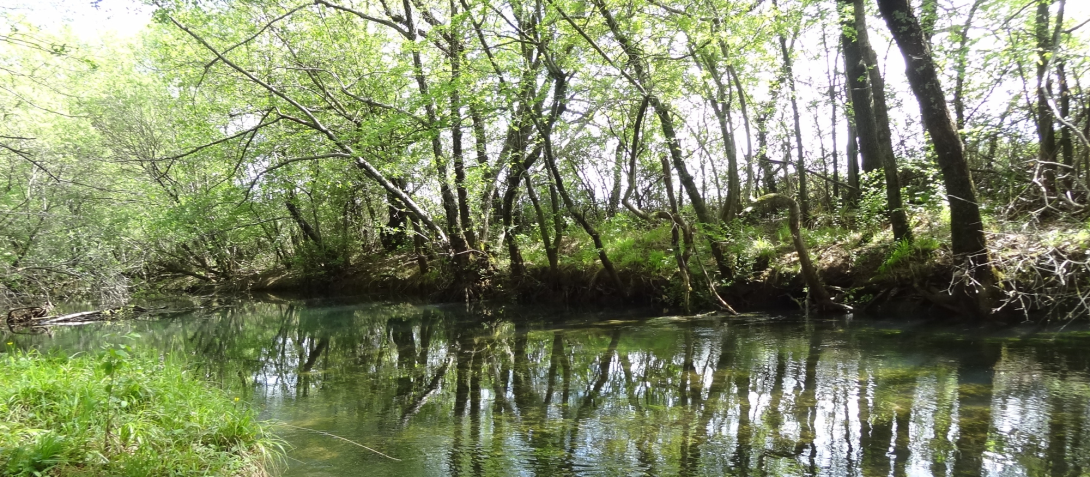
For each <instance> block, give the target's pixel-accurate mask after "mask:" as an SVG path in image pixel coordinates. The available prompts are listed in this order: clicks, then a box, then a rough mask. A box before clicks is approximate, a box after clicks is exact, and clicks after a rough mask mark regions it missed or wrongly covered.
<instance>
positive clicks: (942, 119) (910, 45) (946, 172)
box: [878, 0, 1001, 316]
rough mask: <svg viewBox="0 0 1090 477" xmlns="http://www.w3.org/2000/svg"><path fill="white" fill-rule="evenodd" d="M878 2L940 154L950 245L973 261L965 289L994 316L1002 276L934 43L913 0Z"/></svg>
mask: <svg viewBox="0 0 1090 477" xmlns="http://www.w3.org/2000/svg"><path fill="white" fill-rule="evenodd" d="M878 8H879V10H881V12H882V17H883V18H885V21H886V24H887V25H889V30H890V33H892V34H893V38H894V40H896V41H897V46H898V47H899V48H900V49H901V54H902V55H903V56H904V58H905V63H906V68H905V75H906V76H908V82H909V85H910V86H911V87H912V92H913V93H914V94H915V96H916V100H917V102H918V103H919V105H920V113H921V115H922V116H923V122H924V126H925V127H926V128H927V131H928V133H930V134H931V141H932V143H933V144H934V146H935V153H936V155H937V156H938V163H939V168H940V169H941V170H942V179H943V183H944V184H945V185H946V196H947V201H949V203H950V244H951V248H952V249H953V252H954V255H955V256H956V257H957V259H958V261H959V262H961V263H962V264H964V265H966V266H967V267H968V270H969V274H970V277H971V280H970V282H971V283H967V284H965V285H964V286H963V287H962V289H963V291H964V293H965V295H966V298H967V299H968V302H969V304H970V305H971V306H972V311H973V312H974V314H976V315H978V316H992V315H993V313H994V312H993V310H994V309H995V308H996V307H997V305H998V303H999V299H1000V294H1001V291H1000V290H999V278H998V277H997V276H996V273H995V270H994V269H993V268H992V263H991V257H990V255H989V253H988V244H987V239H985V237H984V223H983V221H982V220H981V216H980V206H979V203H978V202H977V193H976V186H975V185H974V184H973V175H972V173H971V172H970V171H969V163H968V162H967V161H966V160H965V149H964V146H963V145H962V143H961V137H960V136H959V135H958V131H957V128H956V127H955V126H954V121H953V119H952V118H951V117H950V110H949V109H948V108H947V107H946V97H945V95H944V94H943V91H942V85H941V84H940V83H939V75H938V71H937V69H936V68H935V62H934V60H933V59H932V58H931V47H930V46H929V45H928V43H927V41H926V40H925V38H924V32H923V30H922V28H921V27H920V23H919V21H918V20H917V19H916V16H915V14H913V13H912V9H911V7H910V6H909V4H908V0H878Z"/></svg>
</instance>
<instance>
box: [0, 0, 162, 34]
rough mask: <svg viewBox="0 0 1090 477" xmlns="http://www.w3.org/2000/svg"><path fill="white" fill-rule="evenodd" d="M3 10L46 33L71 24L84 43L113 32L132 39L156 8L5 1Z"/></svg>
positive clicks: (130, 0)
mask: <svg viewBox="0 0 1090 477" xmlns="http://www.w3.org/2000/svg"><path fill="white" fill-rule="evenodd" d="M3 3H4V4H5V5H4V6H0V11H3V12H5V13H8V14H14V16H17V17H19V16H21V17H23V18H25V19H26V20H27V21H28V22H30V23H32V24H35V25H37V26H39V27H41V28H43V29H46V30H53V31H55V30H56V29H59V28H61V27H62V26H63V25H68V27H69V28H71V29H72V31H73V32H74V33H75V34H76V35H79V36H80V37H81V38H83V39H84V40H94V39H97V38H99V37H100V36H101V35H105V34H109V33H112V34H113V35H115V36H119V37H131V36H133V35H135V34H137V33H139V32H140V30H141V29H142V28H144V26H146V25H147V24H148V22H149V21H151V12H152V9H151V8H149V7H147V6H145V5H143V4H141V3H139V2H136V1H134V0H101V1H99V2H98V5H97V7H96V6H94V5H93V4H92V0H3Z"/></svg>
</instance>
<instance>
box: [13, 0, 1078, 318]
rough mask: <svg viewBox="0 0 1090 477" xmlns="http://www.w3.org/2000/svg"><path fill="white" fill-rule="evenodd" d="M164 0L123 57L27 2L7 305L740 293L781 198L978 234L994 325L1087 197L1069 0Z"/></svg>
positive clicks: (842, 213) (809, 216)
mask: <svg viewBox="0 0 1090 477" xmlns="http://www.w3.org/2000/svg"><path fill="white" fill-rule="evenodd" d="M878 7H881V12H879V8H878ZM153 8H154V12H155V13H154V22H153V23H152V24H151V25H150V26H149V28H148V30H147V31H146V32H145V34H143V35H142V36H141V37H140V38H139V41H136V42H134V43H133V44H131V45H123V46H122V45H117V44H114V45H112V46H111V47H110V48H103V47H97V48H96V47H92V46H91V45H86V44H81V43H80V42H78V41H76V40H74V39H71V38H63V37H61V36H58V35H57V34H55V33H50V32H45V31H40V30H37V29H35V28H34V27H33V26H32V25H27V24H25V22H20V21H19V20H18V19H17V18H14V16H13V15H10V14H9V15H7V17H6V18H5V20H6V21H7V23H8V25H9V26H10V28H7V29H6V30H10V33H6V34H5V35H6V36H3V37H0V41H2V42H3V43H4V45H5V46H6V48H5V49H4V53H3V57H2V59H0V61H2V62H3V63H2V67H0V82H2V83H3V88H0V113H2V114H4V116H5V121H4V123H3V125H2V126H0V127H2V130H0V136H2V137H0V161H2V162H0V166H2V172H0V174H2V177H0V181H2V183H0V277H2V278H0V293H3V294H4V295H6V296H7V297H8V298H13V297H20V296H32V295H50V296H62V295H72V294H74V293H83V294H87V293H88V292H91V293H98V294H100V295H103V297H106V298H108V297H118V298H121V297H123V296H124V295H125V293H126V291H127V290H128V289H129V284H130V283H131V282H132V281H133V280H138V281H140V282H142V283H147V282H150V281H157V280H162V279H164V278H167V277H188V278H190V279H193V280H196V281H199V282H207V283H224V282H231V281H236V280H238V279H239V278H240V277H244V276H248V275H253V274H255V273H257V272H261V271H266V270H272V269H287V270H291V271H293V272H295V273H299V274H301V275H305V276H308V277H312V278H322V277H324V278H325V279H336V278H337V277H339V276H342V274H343V273H344V272H346V271H350V270H356V269H359V268H361V267H362V268H368V267H370V268H377V267H379V265H378V263H377V262H378V260H377V257H396V258H397V259H398V260H401V262H399V263H401V265H400V266H394V267H393V269H394V270H395V271H396V270H404V269H405V268H407V267H409V266H411V267H414V269H415V270H416V273H418V274H419V275H420V276H423V277H431V278H432V279H434V280H436V281H438V282H445V283H446V286H444V288H447V289H455V290H457V292H458V294H459V295H464V296H466V297H470V298H472V297H476V296H484V295H487V293H488V292H489V291H490V290H494V289H495V287H496V286H498V284H499V283H501V282H502V283H507V284H510V286H514V287H518V286H520V284H523V283H525V282H526V281H528V280H529V281H537V280H542V279H544V280H545V281H548V280H559V279H560V277H561V276H562V270H563V269H564V268H565V267H572V266H578V267H588V266H591V264H592V262H590V260H592V259H593V260H595V261H597V262H598V264H597V265H594V267H599V266H600V267H601V270H602V274H601V278H596V280H595V281H596V283H597V284H598V286H601V287H608V288H610V289H611V290H612V293H615V294H617V295H619V296H624V295H626V294H627V293H629V292H630V291H631V287H632V281H631V278H629V277H630V272H631V271H632V270H637V271H642V272H645V273H657V274H658V275H660V276H664V277H671V278H670V279H671V281H672V282H674V283H677V284H678V285H676V287H675V289H674V293H673V298H672V299H673V300H676V302H677V304H683V305H684V306H686V307H688V306H690V301H691V300H693V299H699V300H703V301H706V302H708V303H716V304H718V305H719V306H723V307H728V308H729V305H727V304H726V303H725V302H723V300H722V299H720V298H718V297H717V296H716V290H717V289H720V287H722V286H724V285H730V284H733V283H737V282H739V281H741V280H744V279H746V277H747V273H749V272H751V271H752V270H753V268H754V264H755V263H758V262H760V259H761V257H760V255H761V254H762V253H764V252H762V250H763V249H761V246H760V244H762V243H764V244H767V237H768V230H769V229H768V228H767V227H764V228H762V226H763V224H770V223H779V222H777V221H776V217H777V216H774V215H768V214H769V213H772V212H773V211H769V210H759V211H757V212H751V211H749V210H748V209H747V208H748V207H750V206H752V205H754V204H755V203H756V202H755V200H756V198H757V197H759V196H761V195H763V194H766V193H779V194H781V196H785V197H784V198H785V199H786V198H793V199H794V201H795V202H796V204H797V207H798V209H799V212H800V221H801V223H802V225H803V226H804V227H808V228H810V229H811V230H813V229H820V228H822V227H832V228H834V229H837V230H840V231H842V232H844V233H841V234H840V235H836V236H837V237H838V238H837V239H836V240H837V241H840V242H845V243H847V242H859V243H864V242H871V241H878V242H884V243H888V244H892V243H893V242H894V241H895V240H896V241H901V242H902V243H903V245H902V246H901V247H902V248H903V247H908V246H909V245H908V244H910V243H911V242H912V240H913V239H914V236H916V235H918V234H919V233H921V232H922V233H924V234H931V235H932V236H934V237H936V238H938V239H939V240H940V241H941V242H943V243H949V244H951V245H950V246H949V247H948V248H946V249H947V250H949V251H950V252H951V253H952V259H953V260H952V263H953V265H955V266H957V267H961V269H963V270H965V271H967V272H968V273H966V274H963V276H964V277H965V279H964V280H963V281H962V282H961V283H962V285H960V286H957V287H950V290H951V291H953V292H955V295H959V294H961V295H964V296H967V297H970V298H971V300H970V301H971V302H972V306H971V307H970V308H973V309H976V310H977V311H978V312H980V313H982V314H988V313H989V312H990V310H991V309H993V308H996V307H998V306H1000V305H1001V301H1002V299H1003V297H1004V293H1003V290H1007V291H1008V293H1007V294H1006V296H1007V297H1008V298H1009V297H1010V296H1011V294H1010V290H1012V289H1013V288H1011V287H1012V286H1013V285H1003V284H1001V283H1000V280H1001V279H1002V278H1003V277H1002V276H1001V275H999V274H997V273H996V272H994V271H993V270H995V269H997V268H1002V264H1001V263H998V262H999V259H992V258H991V256H990V255H989V253H988V247H989V243H988V240H989V239H988V234H989V233H995V232H996V231H999V230H1002V231H1009V229H1010V227H1007V226H1001V225H996V224H1010V223H1018V224H1026V223H1029V224H1030V225H1031V226H1032V227H1039V226H1041V224H1044V223H1049V222H1050V221H1051V222H1052V223H1055V222H1056V221H1068V222H1070V221H1071V219H1075V220H1076V221H1082V220H1084V218H1085V216H1086V211H1087V208H1086V203H1087V199H1088V196H1090V194H1088V192H1090V189H1088V188H1087V184H1090V175H1088V174H1087V172H1088V171H1090V143H1088V142H1087V136H1088V135H1090V114H1088V112H1090V96H1088V95H1087V94H1086V92H1085V90H1084V89H1083V83H1084V82H1085V81H1086V77H1085V72H1086V71H1088V70H1090V68H1088V66H1090V62H1088V61H1087V60H1088V58H1087V49H1086V44H1087V36H1086V30H1087V29H1090V27H1085V26H1084V25H1085V20H1086V18H1078V15H1072V14H1070V13H1069V12H1067V11H1068V10H1071V9H1072V8H1073V7H1072V6H1071V5H1067V4H1066V2H1065V1H1064V0H972V1H961V0H957V1H953V0H949V1H948V0H924V4H923V5H922V6H921V5H911V4H909V3H908V2H906V1H905V0H899V1H893V0H888V1H887V0H881V1H878V2H876V3H871V2H867V1H861V0H856V1H854V2H853V1H850V0H822V1H811V0H780V1H773V0H749V1H740V2H733V1H720V0H708V1H698V2H673V3H669V2H668V3H663V2H659V1H657V0H646V1H636V2H631V1H625V2H617V1H610V0H592V1H590V2H586V1H571V0H536V1H522V0H505V1H502V2H498V3H497V2H482V1H477V0H458V1H454V0H450V1H446V2H432V1H428V0H404V1H403V2H400V3H393V2H387V1H383V0H379V1H371V0H364V1H355V0H317V1H315V2H302V1H300V2H292V1H256V2H241V1H208V2H182V1H178V2H167V1H164V2H154V5H153ZM1076 8H1078V7H1076ZM1079 12H1081V14H1082V15H1085V9H1081V10H1079ZM879 13H881V15H879ZM901 51H904V52H905V53H906V55H905V56H904V57H905V58H908V60H909V61H908V62H907V72H908V73H909V74H908V75H907V76H905V71H906V69H905V67H904V66H902V65H904V64H905V63H904V62H903V61H902V60H901V58H902V56H901ZM917 105H919V106H917ZM761 203H762V204H764V203H779V200H777V201H762V202H761ZM758 208H760V207H758ZM1012 219H1013V220H1014V222H1012ZM890 222H892V228H891V229H890V231H889V232H886V231H885V229H886V227H887V226H889V223H890ZM771 227H772V230H775V229H776V227H777V226H775V225H773V226H771ZM989 227H991V228H989ZM913 228H916V229H919V230H917V232H916V233H914V230H913ZM1076 229H1079V230H1081V226H1080V227H1076ZM1025 231H1026V230H1023V232H1025ZM853 233H854V234H855V235H852V234H853ZM834 235H835V234H834ZM951 235H952V238H951ZM782 236H783V234H781V237H782ZM1073 240H1075V241H1080V240H1081V241H1085V238H1078V237H1075V238H1074V239H1073ZM784 243H785V244H789V245H788V246H790V242H789V241H788V240H784ZM799 243H801V240H800V241H799ZM1087 245H1090V244H1085V245H1083V246H1084V247H1085V246H1087ZM993 248H994V245H993ZM892 249H893V250H897V247H892ZM766 258H767V257H766ZM405 264H408V265H405ZM383 266H388V264H384V265H383ZM1056 270H1058V271H1059V272H1058V273H1061V275H1060V276H1061V277H1062V276H1063V275H1062V273H1068V272H1069V270H1067V271H1065V269H1063V267H1058V268H1057V269H1056ZM958 276H962V275H958ZM1007 278H1011V277H1010V276H1008V277H1007ZM1004 287H1006V288H1004ZM822 293H823V292H822ZM690 295H693V296H694V297H695V298H693V297H691V296H690ZM820 295H821V294H820V293H819V296H820ZM1029 306H1030V305H1025V307H1029Z"/></svg>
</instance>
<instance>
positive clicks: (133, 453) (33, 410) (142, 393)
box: [0, 342, 281, 477]
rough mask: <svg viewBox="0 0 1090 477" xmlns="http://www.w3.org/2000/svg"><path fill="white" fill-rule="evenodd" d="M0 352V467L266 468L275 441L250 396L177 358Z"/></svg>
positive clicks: (111, 351) (169, 471)
mask: <svg viewBox="0 0 1090 477" xmlns="http://www.w3.org/2000/svg"><path fill="white" fill-rule="evenodd" d="M5 347H6V348H7V349H6V350H5V352H4V353H2V354H0V474H2V475H11V476H22V475H28V476H29V475H61V476H63V475H88V476H91V475H102V476H106V475H110V476H121V475H125V476H146V475H180V474H187V475H188V474H193V475H196V474H200V475H224V476H247V477H256V476H262V475H268V473H269V472H268V471H269V470H271V467H270V466H275V465H278V464H279V459H280V457H279V456H280V455H281V449H280V444H279V441H277V440H276V439H274V438H273V437H272V434H271V432H270V429H269V424H266V423H263V422H261V421H258V420H257V419H256V414H255V412H254V411H253V410H252V409H250V407H249V404H248V403H246V402H240V401H239V398H238V397H233V398H232V397H230V396H228V395H227V394H225V393H224V392H222V391H219V390H216V389H213V388H212V387H211V386H210V385H209V384H208V383H206V382H203V381H202V380H201V379H200V378H199V377H197V376H194V375H193V374H191V373H190V372H188V371H186V370H185V368H184V366H182V365H181V363H179V362H177V361H175V360H174V359H170V358H164V357H159V356H157V355H155V354H154V353H151V352H147V351H133V350H132V349H131V348H129V347H128V346H112V347H109V348H107V349H106V350H105V351H104V352H102V353H97V354H81V355H76V356H72V357H69V356H62V355H56V354H47V355H40V354H38V353H36V352H24V351H19V350H16V349H14V348H13V347H12V343H11V342H8V343H7V345H6V346H5Z"/></svg>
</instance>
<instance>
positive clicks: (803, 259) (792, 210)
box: [757, 194, 852, 312]
mask: <svg viewBox="0 0 1090 477" xmlns="http://www.w3.org/2000/svg"><path fill="white" fill-rule="evenodd" d="M761 202H767V203H769V204H772V205H773V206H775V207H786V208H787V220H788V222H787V225H788V228H790V229H791V241H792V242H793V243H794V244H795V250H796V251H797V252H798V254H799V265H800V267H801V268H802V277H803V278H804V279H805V280H806V286H807V287H809V289H810V294H811V296H812V297H813V299H814V302H815V304H816V305H817V307H818V309H819V310H821V311H826V312H850V311H852V307H850V306H848V305H842V304H840V303H836V302H834V301H833V298H832V296H831V295H829V291H828V290H826V289H825V284H823V283H822V282H821V277H820V276H819V275H818V273H817V268H815V267H814V262H812V261H810V252H809V250H808V249H807V248H806V242H804V241H803V240H802V230H801V228H800V223H801V222H802V214H801V213H800V212H799V205H798V203H797V202H795V199H792V198H791V197H788V196H786V195H781V194H767V195H764V196H761V197H760V198H759V199H757V203H761Z"/></svg>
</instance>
